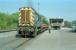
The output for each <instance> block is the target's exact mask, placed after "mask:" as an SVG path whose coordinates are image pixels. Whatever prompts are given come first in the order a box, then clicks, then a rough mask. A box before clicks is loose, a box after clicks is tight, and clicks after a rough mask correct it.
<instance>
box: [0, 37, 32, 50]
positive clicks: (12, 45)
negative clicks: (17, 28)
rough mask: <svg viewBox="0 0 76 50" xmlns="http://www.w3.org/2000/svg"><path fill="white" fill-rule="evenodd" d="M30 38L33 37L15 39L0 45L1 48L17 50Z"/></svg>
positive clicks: (0, 49) (2, 49) (1, 49)
mask: <svg viewBox="0 0 76 50" xmlns="http://www.w3.org/2000/svg"><path fill="white" fill-rule="evenodd" d="M29 40H31V39H30V38H27V39H25V38H18V39H13V40H11V41H9V42H7V43H4V44H2V45H0V46H1V47H0V50H16V49H17V48H19V47H20V46H22V45H23V44H25V43H27V42H28V41H29Z"/></svg>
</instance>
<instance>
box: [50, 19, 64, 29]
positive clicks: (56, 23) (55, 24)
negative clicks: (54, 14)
mask: <svg viewBox="0 0 76 50" xmlns="http://www.w3.org/2000/svg"><path fill="white" fill-rule="evenodd" d="M49 21H50V27H51V29H56V30H57V29H61V28H62V27H63V26H64V22H63V19H62V18H51V19H49Z"/></svg>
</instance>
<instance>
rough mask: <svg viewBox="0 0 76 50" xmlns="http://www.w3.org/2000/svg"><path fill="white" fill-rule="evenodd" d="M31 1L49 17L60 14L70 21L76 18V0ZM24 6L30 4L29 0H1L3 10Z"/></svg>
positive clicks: (8, 10)
mask: <svg viewBox="0 0 76 50" xmlns="http://www.w3.org/2000/svg"><path fill="white" fill-rule="evenodd" d="M31 2H32V7H33V8H34V9H36V11H38V12H39V13H40V14H42V15H44V16H45V17H47V19H49V18H53V17H59V16H60V17H62V18H64V19H65V20H69V21H72V20H75V19H76V0H31ZM38 5H39V6H38ZM23 6H28V0H0V11H1V12H5V13H14V12H17V11H18V9H19V8H20V7H23ZM38 7H39V9H38Z"/></svg>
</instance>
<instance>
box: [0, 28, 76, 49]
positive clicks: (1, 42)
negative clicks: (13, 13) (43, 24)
mask: <svg viewBox="0 0 76 50" xmlns="http://www.w3.org/2000/svg"><path fill="white" fill-rule="evenodd" d="M16 33H17V32H16V31H13V32H7V33H0V50H76V33H73V32H70V29H69V28H64V29H61V30H52V31H51V33H49V32H48V31H45V32H44V33H42V34H40V35H38V36H37V37H36V38H34V39H28V38H16V37H15V35H16Z"/></svg>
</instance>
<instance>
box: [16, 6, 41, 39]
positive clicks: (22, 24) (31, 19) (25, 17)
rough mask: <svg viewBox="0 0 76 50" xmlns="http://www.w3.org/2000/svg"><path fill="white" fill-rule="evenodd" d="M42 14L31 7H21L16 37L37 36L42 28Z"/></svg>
mask: <svg viewBox="0 0 76 50" xmlns="http://www.w3.org/2000/svg"><path fill="white" fill-rule="evenodd" d="M41 20H42V19H41V15H39V14H38V13H37V12H36V11H35V10H34V9H33V8H31V7H22V8H19V20H18V21H19V22H18V29H17V32H18V33H17V35H16V37H26V38H28V37H35V36H37V34H38V32H40V31H41V30H42V29H41V27H42V26H41V25H42V22H41Z"/></svg>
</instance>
